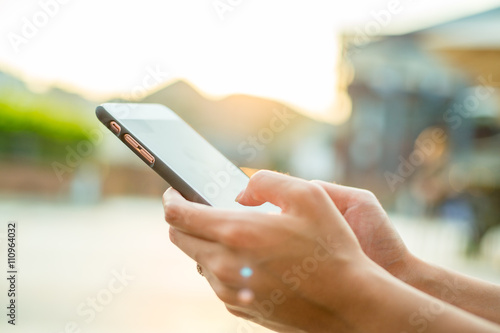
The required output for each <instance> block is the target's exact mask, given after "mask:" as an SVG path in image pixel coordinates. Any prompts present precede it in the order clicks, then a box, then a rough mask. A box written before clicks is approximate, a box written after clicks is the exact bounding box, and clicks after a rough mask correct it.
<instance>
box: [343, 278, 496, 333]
mask: <svg viewBox="0 0 500 333" xmlns="http://www.w3.org/2000/svg"><path fill="white" fill-rule="evenodd" d="M358 275H359V278H353V279H352V282H353V283H356V284H358V283H359V286H357V288H355V290H357V292H356V293H354V294H352V293H351V294H350V296H349V298H348V300H349V301H348V303H347V304H343V305H342V306H343V308H344V309H349V311H346V312H345V315H346V317H345V321H346V322H350V323H353V325H354V327H355V331H359V332H384V333H385V332H408V333H410V332H423V331H425V332H426V333H433V332H436V333H437V332H439V333H441V332H458V333H459V332H464V333H465V332H467V333H469V332H485V333H486V332H497V333H498V332H500V327H499V326H496V325H495V324H493V323H490V322H488V321H486V320H483V319H482V318H479V317H476V316H474V315H472V314H470V313H468V312H465V311H463V310H461V309H459V308H456V307H454V306H451V305H450V304H448V303H446V302H443V301H440V300H438V299H436V298H434V297H431V296H429V295H428V294H425V293H422V292H420V291H419V290H417V289H415V288H413V287H411V286H409V285H407V284H404V283H402V282H401V281H400V280H398V279H395V278H394V277H392V276H390V275H388V274H386V272H384V271H379V270H377V269H369V270H368V271H366V270H362V271H361V272H360V273H359V274H358Z"/></svg>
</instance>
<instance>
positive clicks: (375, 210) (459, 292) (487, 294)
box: [316, 181, 500, 324]
mask: <svg viewBox="0 0 500 333" xmlns="http://www.w3.org/2000/svg"><path fill="white" fill-rule="evenodd" d="M316 183H317V184H318V185H320V186H321V187H323V188H324V189H325V190H326V191H327V192H328V194H329V196H330V198H331V199H332V201H333V202H334V203H335V204H336V205H337V207H338V208H339V210H340V212H341V213H342V215H343V216H344V218H345V219H346V220H347V222H348V223H349V225H350V226H351V228H352V229H353V231H354V233H355V234H356V237H357V238H358V240H359V242H360V244H361V246H362V248H363V251H364V252H365V253H366V254H367V255H368V256H369V257H370V258H371V259H372V260H373V261H375V262H376V263H377V264H379V265H380V266H381V267H383V268H384V269H385V270H387V271H388V272H389V273H391V274H392V275H394V276H395V277H397V278H398V279H400V280H401V281H403V282H405V283H408V284H410V285H411V286H413V287H415V288H417V289H419V290H421V291H423V292H425V293H427V294H429V295H431V296H433V297H436V298H438V299H441V300H443V301H445V302H447V303H449V304H452V305H454V306H457V307H459V308H461V309H463V310H466V311H468V312H470V313H473V314H475V315H477V316H480V317H483V318H485V319H488V320H491V321H493V322H496V323H499V324H500V286H498V285H494V284H491V283H488V282H484V281H481V280H478V279H475V278H471V277H467V276H464V275H462V274H459V273H456V272H453V271H450V270H447V269H445V268H442V267H439V266H435V265H432V264H429V263H426V262H424V261H422V260H420V259H418V258H416V257H415V256H414V255H412V254H411V253H410V252H409V251H408V249H407V248H406V246H405V245H404V243H403V241H402V240H401V237H400V236H399V234H398V233H397V231H396V229H395V228H394V227H393V225H392V224H391V222H390V220H389V218H388V216H387V214H386V213H385V211H384V210H383V209H382V207H381V206H380V204H379V202H378V201H377V199H376V198H375V196H373V194H371V193H370V192H367V191H364V190H360V189H355V188H350V187H345V186H340V185H336V184H330V183H326V182H321V181H317V182H316Z"/></svg>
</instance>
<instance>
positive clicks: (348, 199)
mask: <svg viewBox="0 0 500 333" xmlns="http://www.w3.org/2000/svg"><path fill="white" fill-rule="evenodd" d="M313 182H314V183H315V184H318V185H319V186H321V187H322V188H323V189H324V190H325V191H326V193H327V194H328V196H329V197H330V198H331V199H332V201H333V202H334V203H335V205H336V206H337V208H338V210H339V211H340V213H341V214H342V215H344V214H345V212H346V210H347V209H348V208H349V207H354V206H355V205H356V204H358V203H360V202H366V201H369V202H371V201H375V202H377V199H376V198H375V196H374V195H373V194H372V193H371V192H369V191H366V190H362V189H358V188H355V187H348V186H342V185H338V184H333V183H328V182H325V181H321V180H314V181H313Z"/></svg>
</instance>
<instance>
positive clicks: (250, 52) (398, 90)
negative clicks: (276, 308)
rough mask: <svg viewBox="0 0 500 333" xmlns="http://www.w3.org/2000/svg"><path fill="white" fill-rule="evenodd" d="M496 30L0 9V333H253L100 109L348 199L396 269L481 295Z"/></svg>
mask: <svg viewBox="0 0 500 333" xmlns="http://www.w3.org/2000/svg"><path fill="white" fill-rule="evenodd" d="M498 31H500V1H487V0H484V1H475V2H474V3H472V2H470V1H469V2H467V1H448V0H445V1H440V2H439V3H436V2H435V1H426V0H420V1H410V0H408V1H403V0H401V1H397V0H396V1H378V0H377V1H373V0H372V1H365V0H354V1H350V2H349V4H336V3H333V2H331V1H326V0H313V1H284V0H279V1H273V2H272V3H269V2H265V1H262V0H256V1H251V2H247V1H243V0H241V1H228V0H220V1H218V0H188V1H170V0H169V1H155V0H145V1H142V2H140V3H138V2H130V1H126V2H123V1H121V2H119V1H114V0H113V1H106V2H105V3H103V2H97V1H96V0H89V1H86V2H81V1H62V0H41V1H23V2H22V3H21V2H16V1H12V0H0V34H1V36H2V39H1V40H0V255H1V257H0V258H1V259H0V262H1V264H0V266H1V267H2V268H3V269H5V272H6V271H7V268H6V263H7V253H6V248H7V240H6V235H7V223H8V222H9V221H16V222H17V225H18V250H19V252H18V267H19V280H18V290H19V294H18V305H19V308H18V319H17V320H18V322H17V324H18V325H16V327H12V326H11V325H7V324H6V321H5V320H2V321H1V322H0V327H2V331H3V332H4V331H5V329H7V330H8V331H9V332H11V331H12V332H14V331H18V332H28V331H29V332H33V331H36V332H115V331H116V332H118V331H120V332H137V331H141V332H159V331H162V332H193V331H204V332H265V331H266V330H265V329H262V328H259V327H258V326H255V325H253V324H249V323H247V322H244V321H242V320H238V319H236V318H234V317H233V316H231V315H229V314H227V313H226V310H225V308H224V306H223V305H222V304H221V303H220V302H219V301H218V300H217V298H216V296H215V295H214V294H213V292H212V291H211V290H210V288H209V287H208V284H207V283H206V281H205V280H204V279H203V278H200V277H199V276H198V273H197V272H196V268H195V267H196V265H195V263H194V262H192V261H191V259H189V258H187V257H185V256H184V255H183V254H182V253H181V252H180V251H179V250H178V249H176V248H175V247H174V246H173V245H171V244H170V241H169V240H168V227H167V225H166V223H165V222H164V221H163V211H162V207H161V194H162V193H163V191H164V190H165V189H166V188H167V187H168V185H167V184H166V183H165V182H164V181H163V180H162V179H161V178H160V177H158V176H157V175H156V174H155V173H154V172H153V171H151V170H150V169H149V168H148V167H146V166H145V165H144V164H143V163H142V162H141V161H140V160H139V159H137V157H136V156H134V155H133V154H131V153H130V152H129V150H128V149H127V148H126V147H124V146H123V144H122V143H120V142H119V140H117V139H116V138H114V137H113V135H112V134H110V133H108V130H107V129H105V128H104V127H103V126H102V125H100V123H99V122H98V121H97V119H96V118H95V114H94V110H95V107H96V106H97V105H99V104H101V103H104V102H108V101H134V102H154V103H161V104H164V105H167V106H168V107H170V108H171V109H173V110H174V111H176V112H177V113H178V114H179V115H180V116H181V117H182V118H183V119H184V120H186V121H187V122H188V123H189V124H190V125H191V126H192V127H194V128H195V129H196V130H197V131H198V132H199V133H201V134H202V135H203V136H204V137H205V138H206V139H208V141H210V142H211V143H212V144H213V145H215V146H216V147H217V148H218V149H220V150H221V151H222V152H223V153H224V154H225V155H226V156H227V157H228V158H230V159H231V160H232V161H233V162H234V163H235V164H236V165H238V166H240V167H241V168H243V169H244V170H245V172H247V173H248V174H252V173H253V172H255V170H257V169H273V170H278V171H281V172H287V173H290V174H292V175H295V176H299V177H303V178H306V179H323V180H327V181H335V182H337V183H341V184H345V185H350V186H356V187H362V188H367V189H369V190H371V191H373V192H374V193H375V194H376V195H377V196H378V198H379V199H380V201H381V202H382V204H383V205H384V207H385V208H386V209H387V210H388V212H389V213H390V215H391V217H392V220H393V222H394V224H395V225H396V227H397V228H398V230H399V231H400V232H401V234H402V236H403V238H404V239H405V241H406V242H407V244H408V246H409V247H410V249H411V250H412V251H413V252H415V253H416V254H418V255H419V256H421V257H423V258H424V259H426V260H430V261H433V262H435V263H438V264H441V265H445V266H447V267H451V268H454V269H457V270H460V271H462V272H464V273H466V274H470V275H474V276H477V277H480V278H483V279H487V280H489V281H493V282H497V283H500V172H499V171H500V95H499V87H500V66H499V63H500V38H499V37H498ZM124 272H126V273H124ZM117 276H118V277H120V278H118V277H117ZM117 285H120V286H122V288H112V287H110V286H115V287H116V286H117ZM0 288H1V292H0V295H1V296H0V301H1V302H2V304H4V303H5V304H6V302H7V298H6V292H4V291H6V290H7V285H6V282H5V280H4V279H2V282H1V283H0Z"/></svg>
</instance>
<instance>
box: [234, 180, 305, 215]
mask: <svg viewBox="0 0 500 333" xmlns="http://www.w3.org/2000/svg"><path fill="white" fill-rule="evenodd" d="M308 184H309V182H307V181H305V180H303V179H300V178H296V177H292V176H288V175H285V174H282V173H278V172H273V171H268V170H261V171H258V172H257V173H255V174H254V175H253V176H252V177H251V178H250V181H249V183H248V186H247V188H246V189H245V190H244V191H243V192H242V193H240V194H239V195H238V197H237V198H236V201H237V202H238V203H240V204H242V205H245V206H259V205H261V204H263V203H265V202H270V203H272V204H274V205H276V206H278V207H280V208H281V209H282V211H283V212H285V211H290V210H293V209H294V207H297V206H299V205H300V201H301V200H302V199H301V197H300V196H299V195H293V193H297V191H294V189H295V190H297V189H302V188H304V187H307V186H308ZM300 192H302V191H299V193H300ZM299 193H297V194H299Z"/></svg>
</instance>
